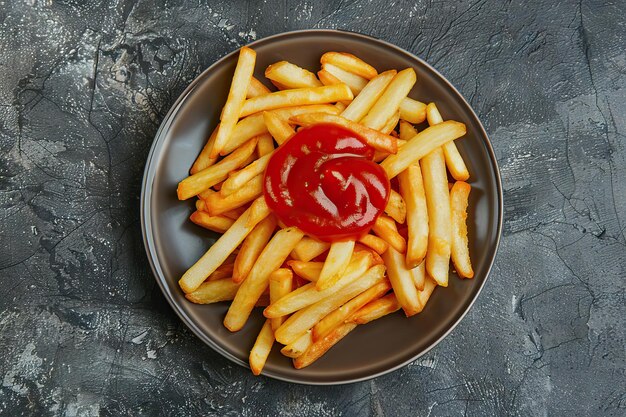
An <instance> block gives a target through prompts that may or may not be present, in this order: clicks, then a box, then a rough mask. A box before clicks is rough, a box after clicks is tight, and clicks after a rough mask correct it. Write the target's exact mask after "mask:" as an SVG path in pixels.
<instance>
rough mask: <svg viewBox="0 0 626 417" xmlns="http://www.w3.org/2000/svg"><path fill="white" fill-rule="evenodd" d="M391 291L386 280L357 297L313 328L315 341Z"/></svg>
mask: <svg viewBox="0 0 626 417" xmlns="http://www.w3.org/2000/svg"><path fill="white" fill-rule="evenodd" d="M390 289H391V284H390V283H389V281H388V280H385V281H383V282H381V283H379V284H376V285H374V286H373V287H371V288H370V289H368V290H366V291H364V292H362V293H361V294H359V295H357V296H356V297H354V298H353V299H352V300H350V301H348V302H347V303H345V304H344V305H342V306H341V307H339V308H338V309H337V310H335V311H333V312H332V313H330V314H329V315H327V316H326V317H324V318H323V319H322V320H320V321H319V322H318V323H317V324H316V325H315V326H313V340H314V341H317V340H319V339H321V338H323V337H324V336H326V335H327V334H328V333H330V332H331V331H332V329H334V328H335V327H337V326H338V325H340V324H341V323H343V322H344V321H345V320H346V319H347V318H348V317H350V316H352V314H354V313H355V312H356V311H358V310H359V309H360V308H361V307H363V306H364V305H365V304H367V303H369V302H370V301H372V300H376V299H378V298H380V297H382V296H383V295H384V294H385V293H386V292H387V291H389V290H390Z"/></svg>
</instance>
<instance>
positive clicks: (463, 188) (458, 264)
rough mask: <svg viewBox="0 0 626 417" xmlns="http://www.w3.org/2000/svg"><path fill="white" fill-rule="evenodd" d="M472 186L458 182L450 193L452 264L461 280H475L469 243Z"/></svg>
mask: <svg viewBox="0 0 626 417" xmlns="http://www.w3.org/2000/svg"><path fill="white" fill-rule="evenodd" d="M471 188H472V187H471V186H470V185H469V184H468V183H466V182H463V181H457V182H455V183H454V185H453V186H452V190H451V191H450V210H451V212H452V247H451V248H452V251H451V256H452V262H453V263H454V266H455V268H456V272H457V273H458V274H459V276H460V277H461V278H474V270H473V269H472V262H471V260H470V256H469V246H468V241H467V204H468V199H469V193H470V190H471Z"/></svg>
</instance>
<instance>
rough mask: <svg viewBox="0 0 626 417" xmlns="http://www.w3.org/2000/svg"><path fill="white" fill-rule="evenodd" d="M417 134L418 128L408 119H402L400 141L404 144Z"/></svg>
mask: <svg viewBox="0 0 626 417" xmlns="http://www.w3.org/2000/svg"><path fill="white" fill-rule="evenodd" d="M415 135H417V129H415V127H414V126H413V125H412V124H411V123H409V122H407V121H406V120H400V139H399V140H400V141H402V144H403V145H404V144H405V143H406V142H407V141H408V140H410V139H412V138H413V136H415Z"/></svg>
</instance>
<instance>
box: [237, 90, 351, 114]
mask: <svg viewBox="0 0 626 417" xmlns="http://www.w3.org/2000/svg"><path fill="white" fill-rule="evenodd" d="M353 97H354V96H353V94H352V92H351V91H350V88H349V87H348V86H347V85H345V84H337V85H329V86H322V87H307V88H295V89H292V90H284V91H277V92H275V93H270V94H265V95H263V96H259V97H255V98H251V99H248V100H246V102H245V103H244V105H243V108H242V110H241V115H240V117H244V116H247V115H250V114H252V113H257V112H261V111H264V110H273V109H279V108H281V107H289V106H303V105H307V104H324V103H335V102H337V101H341V100H352V99H353Z"/></svg>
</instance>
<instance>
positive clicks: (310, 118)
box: [290, 113, 398, 153]
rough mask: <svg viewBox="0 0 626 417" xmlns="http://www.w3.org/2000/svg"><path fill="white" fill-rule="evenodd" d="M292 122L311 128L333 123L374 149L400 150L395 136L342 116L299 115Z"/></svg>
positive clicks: (393, 151) (324, 114)
mask: <svg viewBox="0 0 626 417" xmlns="http://www.w3.org/2000/svg"><path fill="white" fill-rule="evenodd" d="M290 120H291V121H292V122H294V123H297V124H300V125H303V126H311V125H315V124H319V123H333V124H336V125H339V126H343V127H345V128H346V129H349V130H352V131H353V132H354V133H356V134H357V135H359V136H360V137H362V138H363V140H365V142H367V144H368V145H370V146H371V147H373V148H374V149H378V150H382V151H386V152H390V153H395V152H396V151H397V150H398V145H397V139H396V138H394V137H393V136H389V135H386V134H383V133H380V132H379V131H377V130H374V129H369V128H367V127H365V126H363V125H361V124H359V123H356V122H353V121H351V120H348V119H345V118H343V117H341V116H337V115H334V114H328V113H308V114H299V115H296V116H293V117H292V118H291V119H290Z"/></svg>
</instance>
